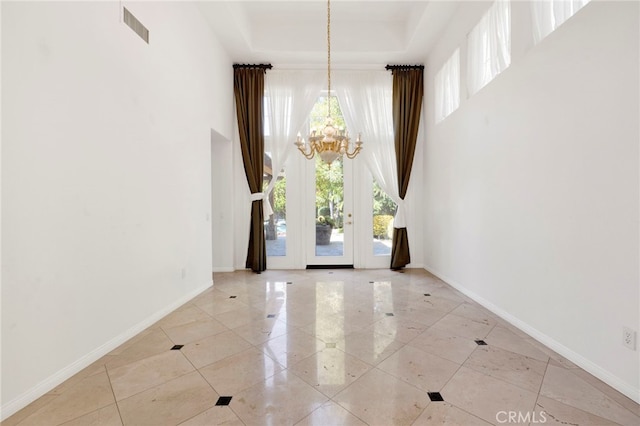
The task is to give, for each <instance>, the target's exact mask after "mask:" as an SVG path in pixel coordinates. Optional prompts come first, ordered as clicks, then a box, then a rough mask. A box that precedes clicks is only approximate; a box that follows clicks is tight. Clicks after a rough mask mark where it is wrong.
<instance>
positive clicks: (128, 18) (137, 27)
mask: <svg viewBox="0 0 640 426" xmlns="http://www.w3.org/2000/svg"><path fill="white" fill-rule="evenodd" d="M123 9H124V23H125V24H127V25H128V26H129V27H130V28H131V29H132V30H133V31H135V33H136V34H138V35H139V36H140V38H142V39H143V40H144V41H145V42H147V44H149V30H148V29H147V28H146V27H145V26H144V25H142V22H140V21H138V20H137V19H136V17H135V16H133V15H132V14H131V12H129V11H128V10H127V8H126V7H123Z"/></svg>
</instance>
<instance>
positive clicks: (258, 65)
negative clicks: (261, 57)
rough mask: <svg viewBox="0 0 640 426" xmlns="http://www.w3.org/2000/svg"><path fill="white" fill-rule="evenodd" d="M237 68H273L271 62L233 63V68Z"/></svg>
mask: <svg viewBox="0 0 640 426" xmlns="http://www.w3.org/2000/svg"><path fill="white" fill-rule="evenodd" d="M237 68H259V69H263V70H270V69H271V68H273V66H271V64H233V69H234V70H235V69H237Z"/></svg>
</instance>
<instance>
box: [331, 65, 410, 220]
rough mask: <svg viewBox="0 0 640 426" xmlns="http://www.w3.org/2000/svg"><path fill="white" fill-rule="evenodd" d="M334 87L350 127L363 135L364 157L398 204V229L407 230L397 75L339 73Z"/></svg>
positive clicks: (382, 186)
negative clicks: (397, 132) (396, 119)
mask: <svg viewBox="0 0 640 426" xmlns="http://www.w3.org/2000/svg"><path fill="white" fill-rule="evenodd" d="M333 82H334V84H333V86H334V88H335V93H336V96H337V97H338V101H339V102H340V107H341V109H342V115H343V116H344V121H345V124H346V125H347V128H348V129H349V130H350V131H351V132H352V133H354V134H352V135H351V136H355V132H361V133H362V140H363V142H364V145H363V148H362V152H361V153H360V154H359V156H360V157H362V158H363V159H364V161H365V163H366V165H367V167H368V168H369V170H370V171H371V174H372V175H373V177H374V178H375V180H376V181H377V182H378V184H379V185H380V187H381V188H382V190H383V191H384V192H386V193H387V195H389V197H391V199H392V200H393V201H394V202H395V203H396V204H397V205H398V211H397V212H396V217H395V220H394V228H405V227H406V219H405V208H404V201H403V200H402V199H400V196H399V193H398V173H397V166H396V152H395V145H394V140H393V76H392V74H391V73H390V72H389V71H336V72H334V73H333Z"/></svg>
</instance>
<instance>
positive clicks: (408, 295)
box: [2, 270, 640, 426]
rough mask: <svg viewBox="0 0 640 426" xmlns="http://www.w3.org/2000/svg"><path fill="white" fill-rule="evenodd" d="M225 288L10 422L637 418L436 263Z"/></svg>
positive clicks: (264, 279) (156, 424) (234, 282)
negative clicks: (445, 278) (447, 280)
mask: <svg viewBox="0 0 640 426" xmlns="http://www.w3.org/2000/svg"><path fill="white" fill-rule="evenodd" d="M214 281H215V285H214V287H213V288H211V289H209V290H207V291H205V292H204V293H202V294H201V295H199V296H198V297H196V298H195V299H193V300H191V301H190V302H189V303H187V304H185V305H184V306H182V307H181V308H179V309H178V310H176V311H175V312H173V313H171V314H170V315H168V316H167V317H165V318H163V319H162V320H161V321H159V322H158V323H156V324H155V325H154V326H152V327H150V328H149V329H148V330H145V331H144V332H142V333H140V334H139V335H138V336H136V337H134V338H133V339H131V340H130V341H128V342H127V343H125V344H124V345H122V346H121V347H119V348H118V349H116V350H114V351H113V352H111V353H110V354H108V355H106V356H105V357H103V358H102V359H100V360H99V361H97V362H96V363H94V364H93V365H91V366H89V367H88V368H86V369H85V370H84V371H82V372H80V373H79V374H77V375H76V376H74V377H72V378H71V379H69V380H68V381H66V382H65V383H63V384H62V385H60V386H58V387H57V388H56V389H54V390H52V391H51V392H50V393H48V394H46V395H44V396H43V397H42V398H40V399H38V400H37V401H35V402H34V403H33V404H31V405H29V406H28V407H26V408H25V409H24V410H22V411H20V412H18V413H16V414H15V415H14V416H12V417H10V418H8V419H7V420H6V421H4V422H3V423H2V425H7V426H10V425H21V426H26V425H37V426H55V425H62V424H64V425H133V426H144V425H149V426H160V425H190V426H209V425H219V424H225V425H320V426H333V425H384V426H386V425H435V424H447V425H491V424H494V425H499V424H542V423H544V424H563V425H615V424H618V425H638V424H640V408H639V407H638V404H636V403H635V402H633V401H631V400H630V399H628V398H626V397H625V396H623V395H622V394H620V393H619V392H617V391H615V390H614V389H612V388H610V387H608V386H607V385H605V384H604V383H602V382H601V381H599V380H598V379H596V378H594V377H593V376H591V375H589V374H588V373H586V372H585V371H583V370H581V369H579V368H577V367H576V366H575V365H573V364H572V363H571V362H569V361H568V360H566V359H564V358H563V357H561V356H560V355H558V354H556V353H554V352H553V351H551V350H549V349H548V348H546V347H544V346H543V345H541V344H539V343H538V342H536V341H534V340H533V339H531V338H530V337H528V336H526V335H525V334H524V333H522V332H521V331H519V330H517V329H515V328H513V327H512V326H510V325H509V324H507V323H505V322H504V321H503V320H501V319H500V318H498V317H496V316H495V315H493V314H492V313H491V312H489V311H487V310H486V309H484V308H482V307H481V306H479V305H478V304H476V303H474V302H472V301H471V300H469V299H468V298H467V297H465V296H463V295H462V294H460V293H459V292H457V291H456V290H454V289H452V288H451V287H449V286H448V285H446V284H444V283H443V282H442V281H440V280H439V279H437V278H435V277H434V276H432V275H430V274H428V273H427V272H425V271H423V270H406V271H404V272H403V273H399V272H392V271H388V270H367V271H353V270H334V271H328V270H313V271H267V272H265V273H263V274H260V275H257V274H252V273H250V272H246V271H239V272H234V273H221V274H215V276H214ZM390 314H393V315H390ZM481 341H483V342H484V343H486V344H482V343H481ZM478 342H480V343H478ZM180 345H183V346H180ZM440 397H441V399H442V401H439V399H440ZM226 404H228V405H226Z"/></svg>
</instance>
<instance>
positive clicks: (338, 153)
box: [294, 0, 362, 166]
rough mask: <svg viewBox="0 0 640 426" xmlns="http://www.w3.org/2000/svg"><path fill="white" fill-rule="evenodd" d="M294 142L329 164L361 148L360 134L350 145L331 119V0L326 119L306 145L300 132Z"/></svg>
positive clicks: (353, 153)
mask: <svg viewBox="0 0 640 426" xmlns="http://www.w3.org/2000/svg"><path fill="white" fill-rule="evenodd" d="M294 143H295V145H296V146H297V147H298V150H299V151H300V152H301V153H302V155H304V157H305V158H306V159H308V160H311V159H312V158H313V157H314V156H315V155H316V154H318V155H319V156H320V158H321V159H322V161H324V162H325V163H327V164H328V165H329V166H331V163H332V162H333V161H334V160H336V159H338V158H340V157H342V156H343V155H346V156H347V158H349V159H353V158H355V157H356V155H358V153H359V152H360V151H361V150H362V140H361V139H360V134H359V133H358V139H356V141H355V145H352V144H351V140H350V138H349V132H347V131H346V129H344V128H340V129H337V128H336V127H335V126H334V124H333V120H332V119H331V0H327V120H326V121H325V123H324V128H323V129H322V130H321V131H320V132H317V131H316V130H315V129H313V130H312V131H311V134H310V135H309V144H308V145H307V143H306V142H305V140H304V139H302V137H301V135H300V133H298V136H297V138H296V141H295V142H294ZM307 149H308V150H307Z"/></svg>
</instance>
